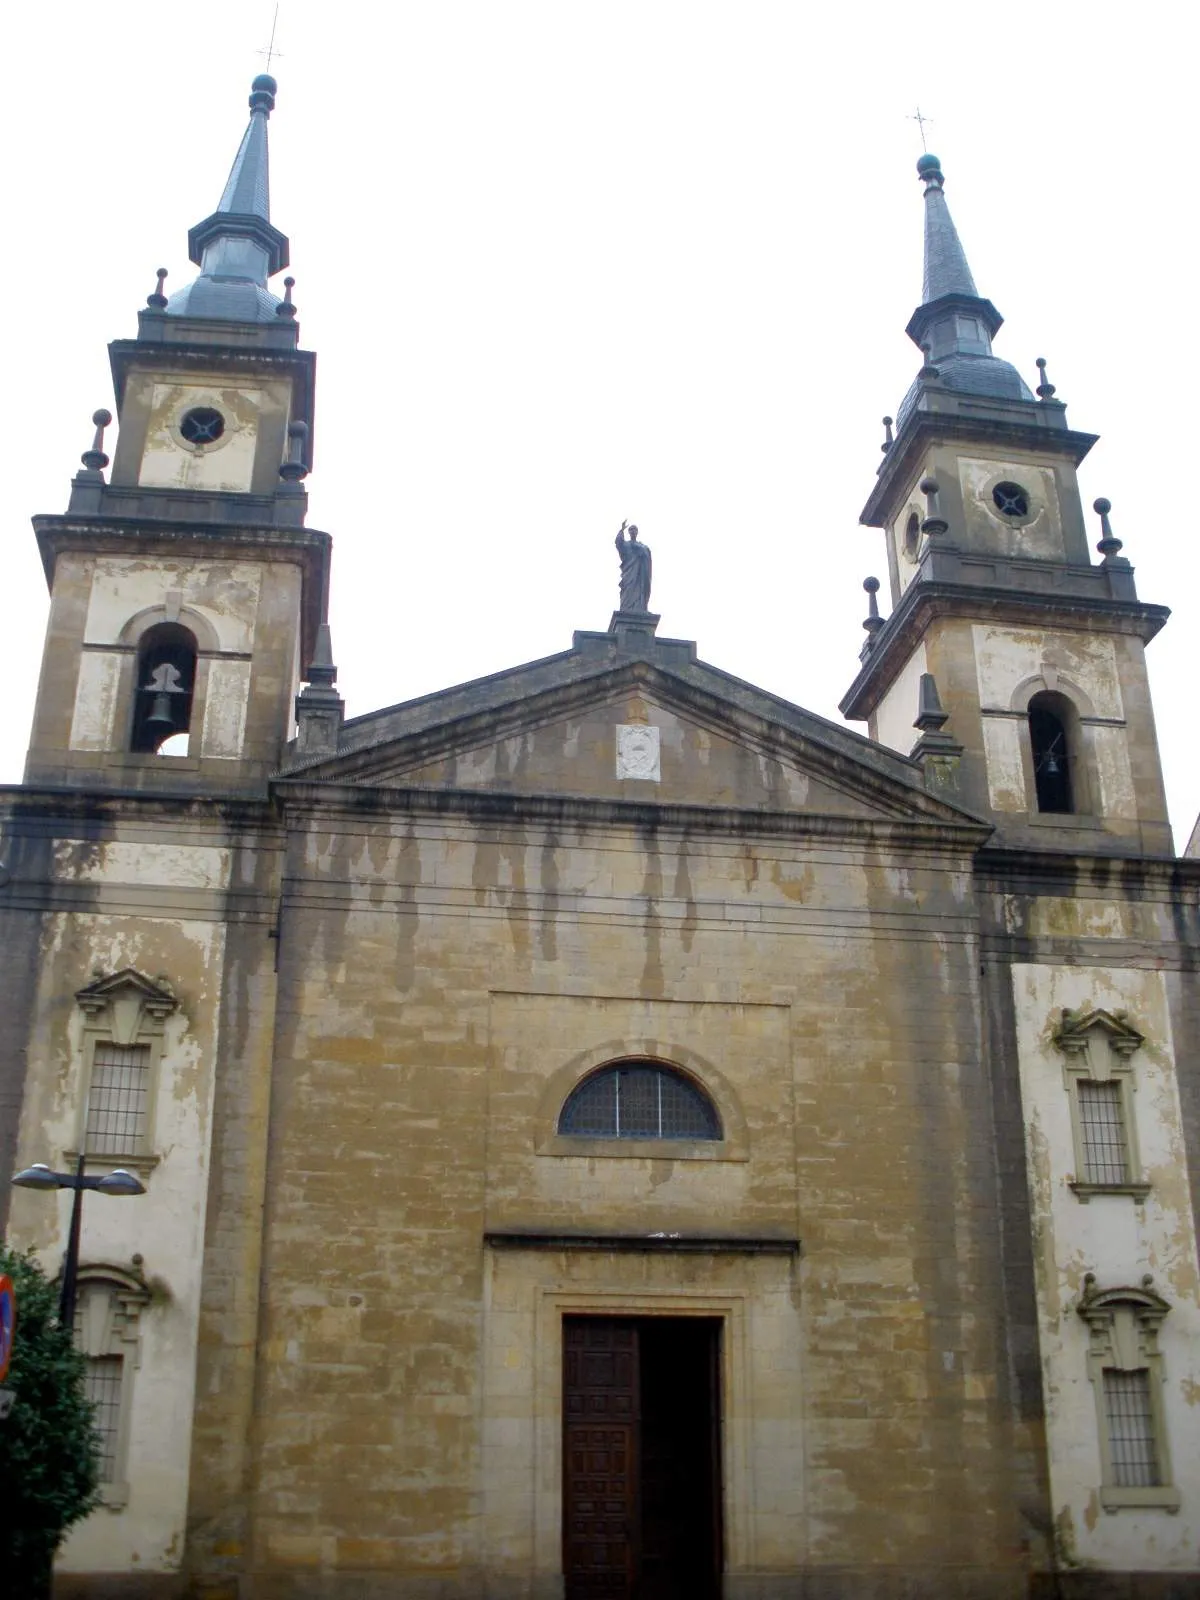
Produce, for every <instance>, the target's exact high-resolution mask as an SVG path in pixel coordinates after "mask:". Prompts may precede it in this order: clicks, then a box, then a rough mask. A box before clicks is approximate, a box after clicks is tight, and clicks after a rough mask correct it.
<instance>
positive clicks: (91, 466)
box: [79, 406, 112, 472]
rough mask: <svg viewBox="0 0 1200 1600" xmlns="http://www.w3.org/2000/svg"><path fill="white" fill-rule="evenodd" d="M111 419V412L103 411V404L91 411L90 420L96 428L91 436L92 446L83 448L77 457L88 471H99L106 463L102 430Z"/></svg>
mask: <svg viewBox="0 0 1200 1600" xmlns="http://www.w3.org/2000/svg"><path fill="white" fill-rule="evenodd" d="M111 421H112V412H111V411H105V409H104V407H103V406H101V408H100V410H99V411H93V412H92V422H93V424H94V426H95V429H96V432H95V435H94V436H93V438H92V448H91V449H90V450H85V451H84V452H83V454H82V455H81V456H80V458H79V459H80V461H82V462H83V464H84V466H85V467H86V468H87V470H88V471H89V472H99V471H101V469H102V468H104V467H106V466H107V465H108V457H107V456H106V455H105V453H104V430H105V428H107V427H108V425H109V423H110V422H111Z"/></svg>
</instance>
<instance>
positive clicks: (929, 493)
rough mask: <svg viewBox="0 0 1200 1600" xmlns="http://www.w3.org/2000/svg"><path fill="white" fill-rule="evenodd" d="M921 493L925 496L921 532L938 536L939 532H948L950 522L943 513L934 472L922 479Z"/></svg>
mask: <svg viewBox="0 0 1200 1600" xmlns="http://www.w3.org/2000/svg"><path fill="white" fill-rule="evenodd" d="M921 493H922V494H923V495H924V496H925V520H924V522H922V524H921V532H922V533H925V534H931V535H933V536H934V537H935V538H936V536H937V535H938V534H940V533H946V532H948V531H949V528H950V524H949V523H948V522H947V521H946V519H945V517H943V516H942V514H941V509H940V505H939V499H938V481H937V479H936V478H935V477H934V475H933V473H932V472H930V473H927V474H926V476H925V477H923V478H922V479H921Z"/></svg>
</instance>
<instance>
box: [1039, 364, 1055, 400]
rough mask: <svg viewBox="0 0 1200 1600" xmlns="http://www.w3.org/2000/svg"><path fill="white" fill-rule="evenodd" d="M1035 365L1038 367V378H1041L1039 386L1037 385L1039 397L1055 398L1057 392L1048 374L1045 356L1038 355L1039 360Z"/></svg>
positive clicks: (1043, 398) (1045, 398)
mask: <svg viewBox="0 0 1200 1600" xmlns="http://www.w3.org/2000/svg"><path fill="white" fill-rule="evenodd" d="M1034 366H1035V367H1036V368H1037V369H1038V380H1039V381H1038V386H1037V397H1038V399H1039V400H1053V398H1054V394H1055V389H1054V385H1053V384H1052V383H1051V382H1050V379H1049V378H1048V377H1047V376H1046V358H1045V356H1038V358H1037V360H1036V361H1035V362H1034Z"/></svg>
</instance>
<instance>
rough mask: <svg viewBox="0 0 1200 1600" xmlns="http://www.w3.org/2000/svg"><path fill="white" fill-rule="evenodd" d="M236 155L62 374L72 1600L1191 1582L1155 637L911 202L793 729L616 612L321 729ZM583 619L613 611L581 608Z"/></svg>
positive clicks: (60, 901) (1033, 411)
mask: <svg viewBox="0 0 1200 1600" xmlns="http://www.w3.org/2000/svg"><path fill="white" fill-rule="evenodd" d="M274 96H275V84H274V82H273V80H271V79H270V78H268V77H265V76H264V77H260V78H258V79H256V80H255V83H254V86H253V89H252V93H251V101H250V106H251V115H250V122H249V126H248V128H247V131H246V134H245V137H244V139H243V141H242V144H241V146H240V148H239V150H238V153H237V157H236V160H235V163H234V167H233V170H232V172H231V174H230V179H229V183H228V185H227V187H226V190H225V192H224V194H223V196H222V198H221V202H220V205H219V206H218V209H217V211H216V212H214V213H213V215H211V216H210V217H208V218H206V219H205V220H204V221H203V222H201V223H199V224H198V225H197V227H196V228H194V229H193V230H192V233H191V236H190V239H189V244H190V248H191V254H192V258H193V260H194V261H195V262H196V264H197V266H198V267H199V275H198V276H197V278H196V280H195V281H194V282H193V283H191V284H190V285H188V286H187V287H186V288H184V289H183V290H181V291H179V292H178V293H176V294H175V295H173V296H171V297H168V296H167V295H166V294H165V292H164V286H163V284H162V283H161V281H160V284H159V287H158V290H157V291H156V292H155V293H154V294H152V295H151V296H150V297H149V301H148V303H147V305H146V308H145V309H144V310H143V311H142V312H141V314H140V317H139V325H138V332H137V337H136V338H133V339H129V340H119V341H117V342H116V343H114V344H113V345H112V347H111V355H112V365H113V372H114V380H115V388H116V413H117V424H118V433H117V439H116V445H115V449H113V452H112V459H111V462H110V461H109V457H108V454H107V450H106V440H105V437H104V429H105V427H107V422H106V421H105V415H106V414H100V413H98V414H97V429H98V432H97V437H96V440H95V442H94V445H93V448H92V449H91V450H89V451H88V452H86V453H85V455H84V458H83V464H82V468H81V470H80V472H79V473H78V474H77V475H76V477H75V479H74V480H73V483H72V485H71V491H70V499H69V503H68V506H67V510H66V511H65V513H62V514H55V515H46V516H38V517H36V518H35V519H34V527H35V531H36V535H37V538H38V542H39V547H40V550H41V553H42V557H43V562H44V565H45V569H46V575H47V582H48V586H49V591H50V618H49V625H48V630H47V640H46V649H45V657H44V661H43V666H42V676H41V680H40V687H39V693H38V700H37V710H36V717H35V724H34V728H33V734H32V739H31V746H30V753H29V759H28V767H27V772H26V780H25V782H24V783H23V784H22V785H20V786H14V787H10V788H8V789H6V790H4V791H3V793H2V794H0V859H2V860H3V863H4V869H3V872H2V873H0V881H2V887H0V926H2V929H3V941H4V949H5V951H6V953H7V956H8V959H7V961H6V964H5V972H4V985H5V1003H4V1006H3V1007H2V1008H0V1028H2V1029H3V1031H4V1034H5V1039H4V1049H3V1051H2V1053H0V1095H2V1096H3V1099H2V1100H0V1104H3V1105H4V1106H5V1108H6V1114H5V1117H4V1119H3V1123H2V1125H0V1168H2V1171H0V1177H2V1178H3V1188H4V1199H5V1203H6V1204H7V1205H8V1223H7V1228H8V1236H9V1238H10V1239H11V1240H12V1241H13V1242H14V1243H16V1244H18V1245H22V1246H24V1245H30V1246H33V1247H34V1248H35V1249H36V1250H37V1251H38V1252H39V1254H40V1255H41V1257H42V1259H43V1260H44V1262H45V1263H46V1265H47V1267H48V1269H49V1270H51V1271H56V1270H58V1269H59V1266H60V1263H61V1261H62V1258H63V1251H64V1248H65V1245H66V1238H67V1220H68V1211H69V1206H68V1201H69V1195H67V1194H65V1193H63V1194H60V1195H59V1196H58V1197H57V1201H56V1200H55V1199H54V1198H52V1197H50V1196H48V1195H47V1194H45V1193H37V1192H32V1191H29V1190H28V1189H25V1188H15V1189H13V1188H10V1186H9V1181H8V1180H9V1178H10V1176H11V1175H12V1174H13V1173H15V1172H18V1171H19V1170H21V1169H24V1168H27V1167H29V1166H30V1164H32V1163H35V1162H45V1163H48V1164H49V1165H50V1166H52V1167H58V1168H62V1167H64V1166H66V1167H68V1168H70V1167H71V1166H73V1164H74V1163H75V1162H77V1161H78V1160H79V1159H80V1158H81V1157H82V1159H83V1161H84V1163H85V1165H86V1169H87V1170H88V1171H89V1172H92V1173H101V1172H105V1171H108V1170H109V1169H110V1168H112V1167H114V1166H118V1167H123V1168H126V1169H129V1170H132V1171H133V1172H135V1173H136V1174H137V1175H138V1176H139V1178H140V1179H141V1181H142V1182H143V1184H144V1185H145V1188H146V1191H147V1192H146V1194H145V1196H144V1197H142V1198H138V1199H136V1200H126V1201H123V1202H122V1203H121V1204H119V1205H117V1204H111V1203H110V1202H109V1201H107V1200H105V1199H103V1198H100V1197H96V1198H93V1199H91V1200H89V1203H88V1205H87V1206H86V1207H85V1215H84V1225H83V1234H82V1242H81V1254H80V1267H79V1314H78V1318H77V1329H78V1337H79V1339H80V1342H81V1344H82V1346H83V1348H84V1350H85V1352H86V1354H87V1358H88V1366H89V1383H90V1384H91V1386H92V1393H93V1395H94V1397H95V1398H96V1400H97V1402H98V1422H99V1425H100V1428H101V1433H102V1437H103V1443H104V1485H103V1498H102V1504H101V1505H100V1507H99V1508H98V1509H97V1510H96V1511H95V1512H94V1513H93V1514H92V1515H91V1516H90V1517H89V1518H88V1519H87V1520H86V1521H85V1522H84V1523H83V1524H81V1525H80V1526H79V1527H78V1528H76V1529H75V1530H74V1531H73V1532H72V1533H71V1535H70V1537H69V1539H68V1540H67V1542H66V1544H65V1546H64V1548H63V1551H62V1554H61V1558H60V1562H59V1568H58V1579H57V1591H56V1592H58V1593H59V1594H61V1595H64V1596H81V1597H82V1596H102V1595H104V1596H108V1595H112V1596H131V1595H145V1596H156V1597H157V1596H164V1597H165V1596H184V1595H187V1596H206V1597H209V1600H215V1597H220V1600H290V1597H304V1600H350V1597H351V1596H353V1597H355V1600H365V1597H371V1600H375V1597H379V1600H382V1597H384V1596H388V1597H391V1596H413V1597H421V1600H433V1597H437V1600H460V1597H463V1600H465V1597H468V1596H469V1597H481V1600H482V1597H485V1596H486V1597H494V1600H510V1597H511V1600H516V1597H522V1600H551V1597H554V1600H558V1597H565V1600H582V1597H585V1596H586V1597H590V1600H670V1597H681V1600H682V1597H683V1596H687V1597H689V1600H694V1597H698V1600H704V1597H711V1600H716V1597H718V1596H724V1597H728V1600H751V1597H753V1600H777V1597H778V1600H784V1597H801V1596H803V1597H805V1600H857V1597H859V1596H861V1597H863V1600H900V1597H901V1596H908V1595H912V1594H921V1595H928V1596H931V1597H942V1596H945V1597H956V1600H958V1597H961V1600H966V1597H971V1600H989V1597H995V1600H1009V1597H1017V1596H1025V1595H1029V1594H1033V1595H1046V1596H1050V1595H1054V1596H1066V1597H1074V1596H1081V1597H1082V1596H1092V1595H1095V1596H1110V1595H1118V1594H1119V1595H1121V1596H1122V1597H1127V1600H1133V1597H1135V1596H1136V1597H1138V1600H1151V1597H1153V1600H1166V1597H1168V1596H1175V1595H1182V1594H1184V1593H1190V1592H1194V1589H1193V1587H1192V1586H1194V1585H1195V1584H1196V1583H1197V1582H1200V1554H1198V1549H1200V1406H1197V1404H1196V1397H1197V1395H1198V1394H1200V1298H1198V1287H1200V1264H1198V1259H1197V1244H1196V1222H1195V1219H1196V1215H1197V1208H1196V1192H1197V1190H1196V1185H1197V1177H1198V1176H1200V1148H1198V1147H1197V1135H1198V1132H1200V1084H1198V1083H1197V1080H1196V1075H1195V1072H1194V1071H1193V1070H1191V1063H1192V1061H1193V1058H1194V1056H1195V1053H1196V1050H1197V1047H1198V1046H1200V983H1198V981H1197V976H1196V971H1195V968H1196V951H1197V934H1198V924H1197V901H1198V890H1200V864H1198V863H1197V862H1196V861H1195V860H1193V859H1190V858H1177V857H1176V856H1175V854H1174V851H1173V846H1172V841H1171V833H1170V829H1169V826H1168V821H1167V813H1166V803H1165V796H1164V790H1163V783H1162V775H1161V770H1160V764H1159V758H1158V749H1157V743H1156V737H1155V731H1154V719H1153V711H1152V707H1151V703H1150V697H1149V690H1148V684H1147V677H1146V669H1145V659H1144V649H1145V646H1146V645H1147V644H1148V643H1149V641H1150V640H1151V639H1152V638H1153V636H1154V634H1155V633H1156V632H1157V631H1158V630H1159V628H1160V627H1161V626H1162V625H1163V623H1164V622H1165V620H1166V617H1167V613H1166V610H1165V609H1164V608H1163V607H1160V606H1155V605H1151V604H1148V603H1146V602H1144V601H1142V600H1140V599H1139V598H1138V596H1137V592H1136V588H1135V583H1134V575H1133V569H1132V567H1131V566H1130V564H1129V562H1128V561H1127V560H1126V559H1125V558H1124V556H1123V555H1122V553H1121V546H1120V542H1119V540H1118V539H1117V538H1116V537H1115V536H1114V534H1113V533H1112V529H1111V526H1110V523H1109V518H1108V508H1107V506H1106V504H1105V503H1103V502H1097V508H1098V511H1097V514H1098V516H1099V522H1098V523H1097V524H1096V525H1095V532H1096V533H1098V534H1099V545H1098V554H1099V557H1100V559H1099V560H1098V561H1094V560H1093V559H1092V556H1091V552H1090V538H1091V536H1090V535H1089V532H1088V521H1087V517H1086V515H1085V512H1084V508H1083V507H1082V505H1081V503H1080V495H1079V489H1078V484H1077V480H1076V468H1077V466H1078V464H1079V462H1080V461H1081V460H1082V459H1083V457H1084V455H1085V454H1086V452H1087V451H1088V449H1089V448H1090V446H1091V445H1092V443H1093V442H1094V439H1093V437H1092V436H1091V435H1089V434H1084V433H1080V432H1077V431H1074V430H1073V429H1072V428H1070V427H1069V426H1068V423H1067V419H1066V411H1065V407H1064V406H1063V405H1062V404H1061V403H1060V402H1059V401H1057V400H1056V398H1055V396H1054V389H1053V385H1052V384H1050V382H1049V381H1048V379H1047V378H1046V376H1045V371H1044V368H1042V369H1041V383H1040V384H1039V386H1038V389H1037V391H1036V394H1035V393H1031V392H1030V390H1029V389H1028V388H1027V387H1026V385H1025V384H1024V382H1023V381H1022V379H1021V378H1020V376H1019V375H1018V373H1017V372H1016V370H1015V369H1014V368H1013V367H1011V366H1010V365H1009V364H1008V363H1006V362H1004V361H1003V360H1001V359H1000V358H998V357H997V356H995V355H994V354H993V351H992V339H993V337H994V336H995V334H996V332H997V330H998V328H999V326H1000V320H1001V319H1000V316H999V313H998V312H997V311H996V309H995V307H994V306H993V305H992V303H991V302H990V301H989V300H987V299H986V298H984V297H983V296H981V295H980V294H979V293H978V291H977V289H976V286H975V284H974V281H973V279H972V276H971V272H970V269H969V266H968V264H967V259H966V256H965V254H964V252H963V249H962V246H961V243H960V241H959V239H958V235H957V233H956V231H955V228H954V224H953V222H952V220H951V217H950V214H949V211H948V209H947V206H946V200H945V194H944V179H943V174H942V172H941V169H940V166H939V164H938V162H937V160H936V158H934V157H932V156H926V157H923V158H922V161H921V163H920V166H919V172H920V176H921V179H922V182H923V184H924V190H925V195H924V207H925V282H924V290H923V297H922V303H921V305H920V306H919V307H918V308H917V310H916V311H915V312H914V315H913V318H912V320H911V322H910V324H909V328H908V331H909V333H910V335H911V336H912V338H913V340H914V343H915V344H916V345H917V346H919V348H920V350H921V352H922V366H921V370H920V373H919V375H918V377H917V379H916V380H915V382H914V384H913V387H912V389H911V390H910V392H909V394H908V395H907V396H906V397H905V399H904V401H903V403H902V405H901V406H900V408H899V411H898V413H897V418H896V423H895V432H894V436H892V435H891V434H890V429H889V442H888V444H887V446H886V449H885V452H884V455H883V462H882V466H881V467H880V468H879V471H878V473H877V475H876V478H875V484H874V488H873V489H872V492H871V495H870V498H869V499H868V501H867V504H866V507H865V509H864V512H863V520H864V521H865V522H866V523H868V524H869V525H871V526H875V527H878V528H880V529H881V530H882V531H883V535H884V539H885V542H886V548H887V552H888V563H889V579H890V595H891V602H892V603H891V610H890V615H889V616H888V617H887V618H886V619H885V618H883V617H881V616H880V615H879V614H878V607H877V601H876V596H875V593H874V592H873V591H872V593H871V597H870V611H871V615H870V616H869V618H868V621H867V624H866V640H865V644H864V647H863V651H862V657H861V669H860V671H859V673H858V676H857V678H856V679H855V682H854V683H853V684H852V685H851V687H850V689H849V690H848V692H847V695H846V698H845V700H844V702H843V706H842V709H843V711H844V713H845V715H846V717H847V718H848V719H850V720H852V721H855V722H857V723H859V724H861V725H863V726H864V727H865V729H866V732H865V733H860V732H858V731H855V730H853V729H851V728H850V727H847V726H842V725H840V724H835V723H831V722H829V721H827V720H824V719H822V718H820V717H817V716H814V715H812V714H811V713H809V712H807V711H805V710H803V709H802V708H800V707H798V706H794V705H791V704H789V703H787V702H784V701H782V700H780V699H778V698H777V697H775V696H772V695H769V694H767V693H765V692H763V691H760V690H758V689H756V688H755V687H753V686H752V685H750V684H747V683H745V682H743V681H742V680H740V679H738V678H737V677H735V676H732V675H730V674H729V673H728V672H725V671H722V670H719V669H718V668H716V667H713V666H711V665H709V664H707V663H705V662H704V661H703V660H702V659H701V658H700V657H699V655H698V653H697V649H696V646H695V645H694V644H692V643H691V642H689V641H686V640H678V639H669V638H664V637H661V636H660V635H659V633H658V618H657V617H656V616H655V615H654V613H653V612H652V611H651V610H650V582H651V578H650V556H649V552H648V550H646V548H645V545H644V543H639V542H638V541H637V538H636V530H628V531H626V530H625V529H622V533H621V535H620V536H619V537H618V548H619V552H620V555H621V567H622V582H621V597H622V605H623V609H619V610H618V611H617V612H615V613H614V615H613V618H612V622H611V624H610V627H609V628H608V630H607V631H605V632H579V633H576V634H575V636H574V640H573V643H572V645H571V648H570V649H568V650H566V651H564V652H563V653H561V654H560V655H556V656H552V657H549V658H546V659H544V660H540V661H535V662H531V663H528V664H526V665H522V666H517V667H514V668H512V669H511V670H509V671H507V672H503V673H500V674H497V675H495V676H492V677H490V678H487V679H484V680H480V681H477V682H474V683H468V684H465V685H461V686H458V687H455V688H452V689H448V690H446V691H444V692H442V693H439V694H434V695H430V696H427V697H425V698H423V699H420V700H417V701H412V702H408V703H405V704H400V705H396V706H390V707H387V708H384V709H382V710H378V711H372V712H369V713H367V714H365V715H361V716H356V717H353V718H347V717H346V716H345V711H344V706H343V703H342V700H341V698H340V696H339V694H338V691H337V687H336V669H335V668H334V665H333V657H332V650H331V641H330V637H329V630H328V627H327V625H326V622H325V616H326V599H327V594H328V587H329V581H330V559H331V542H330V539H329V537H328V535H326V534H324V533H322V532H319V531H316V530H313V529H310V528H308V527H307V526H306V521H305V512H306V495H305V489H304V479H305V476H306V474H307V471H308V462H309V456H310V441H311V437H312V428H313V423H314V362H313V358H312V356H311V355H310V354H309V353H308V352H306V351H304V350H303V349H302V348H301V347H300V344H299V332H298V326H297V321H296V316H295V310H294V307H293V306H292V304H291V295H290V285H289V286H288V287H287V289H286V292H285V294H284V296H283V298H282V299H281V298H279V297H278V296H276V295H275V294H274V293H273V292H272V291H271V290H270V288H269V287H268V283H269V280H270V279H271V278H272V277H274V276H275V274H277V273H279V272H281V271H283V270H284V268H285V267H286V265H287V254H288V245H287V240H286V238H285V237H284V236H283V234H281V233H280V232H279V231H278V230H277V229H276V228H275V227H274V226H273V224H272V223H271V221H270V216H269V204H268V183H267V123H268V118H269V116H270V113H271V111H272V110H273V108H274ZM614 571H615V567H614Z"/></svg>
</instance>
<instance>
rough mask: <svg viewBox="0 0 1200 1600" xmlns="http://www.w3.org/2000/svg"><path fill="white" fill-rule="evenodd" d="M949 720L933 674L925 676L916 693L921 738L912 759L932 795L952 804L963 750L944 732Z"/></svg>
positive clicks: (917, 722)
mask: <svg viewBox="0 0 1200 1600" xmlns="http://www.w3.org/2000/svg"><path fill="white" fill-rule="evenodd" d="M949 720H950V718H949V713H948V712H947V711H946V710H945V708H944V707H943V705H942V699H941V696H940V695H939V694H938V687H937V681H936V679H935V678H934V676H933V673H932V672H923V673H922V674H921V683H920V688H919V689H918V691H917V715H916V720H915V721H914V722H913V727H914V728H916V729H917V730H918V732H919V733H920V735H921V737H920V738H919V739H918V740H917V742H916V744H915V745H914V746H913V748H912V752H911V754H910V757H909V759H910V760H911V761H915V762H916V763H917V765H918V766H919V767H920V768H921V772H922V775H923V776H924V779H925V787H926V789H928V790H929V792H930V793H931V794H938V795H941V796H942V797H943V798H945V799H948V800H951V801H953V800H957V798H958V795H959V788H960V770H959V769H960V767H961V764H962V754H963V747H962V745H961V744H959V742H958V740H957V739H956V738H955V737H954V735H953V734H952V733H947V732H946V731H945V729H946V723H947V722H948V721H949Z"/></svg>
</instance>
